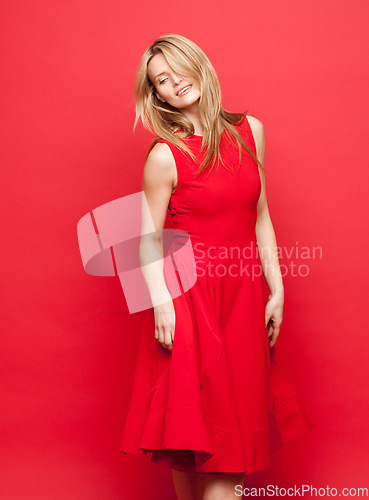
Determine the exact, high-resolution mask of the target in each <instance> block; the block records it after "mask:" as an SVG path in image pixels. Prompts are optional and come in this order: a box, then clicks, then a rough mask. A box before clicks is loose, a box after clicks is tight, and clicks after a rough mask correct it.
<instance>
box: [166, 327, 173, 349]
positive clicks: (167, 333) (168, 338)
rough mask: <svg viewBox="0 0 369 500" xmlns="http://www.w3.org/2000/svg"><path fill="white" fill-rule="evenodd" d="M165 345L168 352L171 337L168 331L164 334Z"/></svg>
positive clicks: (170, 345)
mask: <svg viewBox="0 0 369 500" xmlns="http://www.w3.org/2000/svg"><path fill="white" fill-rule="evenodd" d="M165 345H166V347H167V349H168V350H169V351H171V350H172V335H171V332H170V331H166V332H165Z"/></svg>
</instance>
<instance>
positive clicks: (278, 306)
mask: <svg viewBox="0 0 369 500" xmlns="http://www.w3.org/2000/svg"><path fill="white" fill-rule="evenodd" d="M283 305H284V294H283V293H275V294H274V295H273V294H270V295H269V298H268V303H267V305H266V306H265V328H266V327H267V326H268V336H269V337H272V339H271V341H270V342H269V345H270V347H273V346H274V344H275V343H276V342H277V338H278V335H279V330H280V328H281V324H282V318H283Z"/></svg>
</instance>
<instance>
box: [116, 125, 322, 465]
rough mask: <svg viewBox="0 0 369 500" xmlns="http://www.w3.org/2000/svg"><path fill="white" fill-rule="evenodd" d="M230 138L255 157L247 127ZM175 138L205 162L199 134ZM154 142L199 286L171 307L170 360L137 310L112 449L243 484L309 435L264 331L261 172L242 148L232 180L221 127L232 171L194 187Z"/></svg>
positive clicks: (187, 166)
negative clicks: (131, 366)
mask: <svg viewBox="0 0 369 500" xmlns="http://www.w3.org/2000/svg"><path fill="white" fill-rule="evenodd" d="M235 127H237V126H235ZM238 131H239V133H240V134H241V135H242V137H243V138H244V140H245V141H246V143H247V144H248V146H249V147H250V148H251V149H252V151H253V152H254V153H256V146H255V142H254V138H253V134H252V131H251V128H250V125H249V122H248V120H247V118H245V120H244V122H243V123H242V124H241V125H239V126H238ZM183 140H184V141H186V142H187V144H188V145H189V147H190V148H192V151H193V152H194V153H195V154H196V155H198V157H199V158H200V157H202V156H201V155H202V154H203V152H201V141H202V137H201V136H192V137H189V138H187V139H183ZM157 142H164V143H166V144H168V146H169V147H170V149H171V151H172V153H173V156H174V159H175V162H176V167H177V176H178V181H177V188H176V190H175V192H174V193H173V194H172V196H171V199H170V203H169V207H168V209H169V211H170V214H171V216H172V220H173V223H174V228H177V229H180V230H184V231H186V232H187V233H188V234H189V235H190V238H191V243H192V246H193V248H194V255H195V259H196V262H198V263H199V272H198V275H197V281H196V282H195V285H194V286H193V287H192V288H190V289H189V290H187V291H185V292H184V291H183V293H182V294H181V295H179V296H178V297H175V298H174V299H173V304H174V309H175V313H176V324H175V337H174V342H173V348H172V351H171V352H170V351H167V350H166V349H164V348H163V347H162V345H161V344H160V343H159V342H158V340H156V339H155V336H154V334H155V321H154V311H153V309H149V310H147V311H144V312H143V323H144V324H143V328H142V332H141V340H140V346H139V351H138V359H137V365H136V371H135V376H134V383H133V388H132V396H131V402H130V407H129V411H128V414H127V416H126V420H125V424H124V429H123V434H122V438H121V444H120V451H121V452H122V453H135V454H142V453H145V454H147V453H151V460H152V461H153V462H155V463H161V464H164V465H167V466H170V467H172V468H174V469H177V470H182V471H189V472H199V473H205V472H244V473H245V474H251V473H253V472H256V471H260V470H262V469H264V468H266V467H269V466H270V465H271V452H272V451H274V450H276V449H278V448H280V447H281V446H283V445H284V444H286V443H288V442H290V441H292V440H294V439H296V438H299V437H301V436H303V435H305V434H306V433H307V432H309V431H310V430H311V429H312V428H313V424H312V422H311V420H310V418H309V417H308V415H307V413H306V412H305V409H304V407H303V406H302V403H301V401H300V399H299V397H298V394H297V393H296V390H295V388H294V386H293V385H292V384H291V382H290V381H289V379H288V378H287V377H286V375H285V374H284V373H283V372H282V370H281V369H280V367H279V366H278V364H277V361H276V359H275V352H274V351H275V346H274V347H272V348H271V347H270V346H269V338H268V330H267V329H266V328H265V327H264V314H265V300H264V291H263V288H262V286H263V285H262V280H263V279H264V277H263V274H262V273H261V272H260V270H261V267H260V266H261V263H260V256H259V254H258V253H257V241H256V233H255V223H256V218H257V202H258V199H259V195H260V190H261V181H260V175H259V171H258V166H257V165H256V163H255V162H254V160H253V159H252V157H251V156H250V155H249V154H248V153H247V152H246V151H245V150H244V149H242V162H241V167H240V169H239V170H238V148H237V146H236V145H235V144H234V143H232V142H231V141H230V139H229V135H228V132H227V131H226V129H225V130H224V132H223V134H222V137H221V144H220V148H221V149H220V150H221V155H222V158H223V160H224V161H226V162H227V165H230V166H231V167H233V168H234V171H233V172H230V171H229V170H227V169H226V168H224V166H223V165H222V164H220V163H217V164H216V165H215V166H214V167H213V170H212V171H211V172H210V171H209V170H206V171H205V172H204V173H203V174H201V175H200V177H197V178H196V176H195V172H196V170H197V165H196V164H195V163H194V162H193V161H192V160H191V158H190V157H189V156H188V155H185V154H184V153H183V152H182V151H181V150H180V149H179V148H177V147H176V146H174V145H173V144H171V143H170V142H169V141H166V140H165V139H158V140H157ZM232 247H233V248H235V247H236V248H237V249H239V251H234V252H233V253H232V252H231V251H230V250H231V248H232ZM245 248H246V249H247V250H246V251H245V250H244V249H245ZM240 249H241V250H240ZM240 251H241V253H240ZM217 266H218V267H217ZM216 269H218V271H216ZM253 270H254V272H252V271H253ZM179 281H180V280H179ZM181 290H183V289H182V287H181Z"/></svg>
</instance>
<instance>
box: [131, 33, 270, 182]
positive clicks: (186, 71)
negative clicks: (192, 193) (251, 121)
mask: <svg viewBox="0 0 369 500" xmlns="http://www.w3.org/2000/svg"><path fill="white" fill-rule="evenodd" d="M158 52H162V53H163V55H164V57H165V58H166V60H167V62H168V64H169V66H171V68H172V69H173V70H174V71H175V72H176V73H177V74H179V75H182V76H187V77H190V78H192V79H193V80H194V82H195V84H196V85H197V87H198V88H199V89H200V91H201V96H200V100H199V112H200V120H201V123H202V125H203V128H204V135H203V140H202V147H203V148H204V149H206V155H205V156H204V159H203V161H202V162H201V165H200V168H199V170H198V172H197V173H198V174H200V173H202V172H203V171H204V170H205V169H207V168H208V166H209V165H210V162H211V161H212V164H211V167H210V168H211V169H212V168H213V166H214V164H215V162H216V159H217V158H218V157H219V159H220V161H221V163H222V164H223V160H222V157H221V154H220V148H219V144H220V139H221V134H222V130H223V129H224V132H225V133H227V132H228V133H229V134H230V136H233V138H234V139H235V141H236V144H237V146H238V151H239V164H238V168H240V164H241V154H242V146H243V147H244V148H245V149H246V150H247V151H248V153H249V154H250V155H251V156H252V158H253V159H254V160H255V162H256V163H257V165H259V166H260V167H261V168H263V166H262V164H261V162H260V161H259V160H258V158H257V157H256V155H255V154H254V153H253V151H252V150H251V149H250V147H249V146H248V145H247V144H246V142H245V141H244V140H243V139H242V137H241V136H240V134H239V133H238V132H237V130H236V129H235V128H234V127H233V125H240V124H241V123H243V120H247V118H246V113H247V110H246V111H245V112H244V113H231V112H229V111H226V110H224V109H223V106H222V94H221V89H220V84H219V80H218V76H217V74H216V72H215V70H214V68H213V66H212V64H211V62H210V61H209V59H208V57H207V56H206V54H205V53H204V52H203V51H202V50H201V49H200V47H199V46H198V45H196V44H195V43H194V42H192V41H191V40H189V39H188V38H185V37H184V36H181V35H177V34H175V33H169V34H166V35H163V36H160V37H159V38H157V39H156V40H155V41H154V43H153V44H152V45H150V46H149V47H148V48H147V49H146V50H145V52H144V54H143V55H142V57H141V59H140V62H139V67H138V73H137V77H136V82H135V89H134V99H135V102H136V118H135V121H134V125H133V131H134V130H135V128H136V125H137V122H138V120H139V119H140V118H141V121H142V124H143V126H144V127H145V128H146V129H147V130H150V131H151V132H153V133H155V134H157V137H156V138H155V139H154V141H153V143H152V144H151V145H150V148H149V150H148V152H147V155H146V158H147V156H148V155H149V153H150V151H151V150H152V148H153V147H154V145H155V141H156V140H157V139H158V138H163V139H166V140H168V141H170V142H171V143H173V144H174V145H176V146H178V147H179V148H180V149H182V150H183V151H185V152H186V153H187V154H189V155H190V157H191V158H192V159H193V161H195V163H197V164H198V161H197V159H196V157H195V156H194V154H193V152H192V151H191V149H190V148H188V147H187V145H186V144H185V143H184V142H183V141H181V138H186V137H191V136H192V135H193V134H194V127H193V124H192V123H191V122H190V120H189V119H188V118H186V116H185V115H184V114H183V113H181V112H180V110H178V109H177V108H175V107H173V106H171V105H170V104H169V103H167V102H164V103H163V102H162V101H160V100H159V99H158V98H157V96H156V88H155V86H154V84H153V83H152V82H151V81H150V79H149V77H148V72H147V67H148V64H149V62H150V60H151V59H152V57H153V56H154V55H155V54H157V53H158ZM179 129H183V130H184V132H178V131H179ZM225 129H226V130H225ZM230 138H232V137H230ZM214 151H215V152H216V154H215V155H214V154H213V152H214ZM223 166H224V167H225V168H227V167H226V165H224V164H223Z"/></svg>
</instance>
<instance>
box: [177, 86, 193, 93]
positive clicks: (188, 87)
mask: <svg viewBox="0 0 369 500" xmlns="http://www.w3.org/2000/svg"><path fill="white" fill-rule="evenodd" d="M191 87H192V85H187V87H185V88H184V89H182V90H181V91H180V92H178V94H177V96H181V95H183V94H187V92H188V91H189V90H190V88H191Z"/></svg>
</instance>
